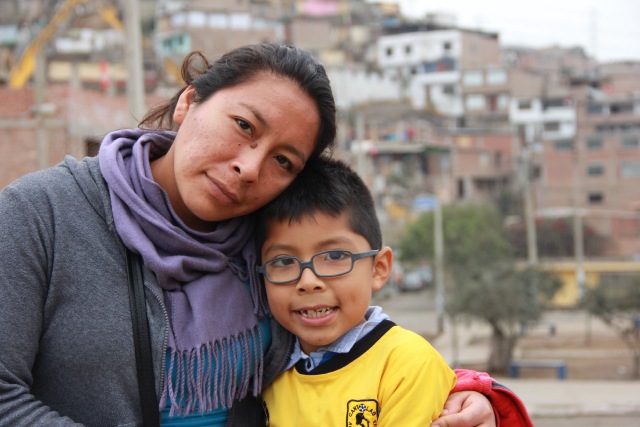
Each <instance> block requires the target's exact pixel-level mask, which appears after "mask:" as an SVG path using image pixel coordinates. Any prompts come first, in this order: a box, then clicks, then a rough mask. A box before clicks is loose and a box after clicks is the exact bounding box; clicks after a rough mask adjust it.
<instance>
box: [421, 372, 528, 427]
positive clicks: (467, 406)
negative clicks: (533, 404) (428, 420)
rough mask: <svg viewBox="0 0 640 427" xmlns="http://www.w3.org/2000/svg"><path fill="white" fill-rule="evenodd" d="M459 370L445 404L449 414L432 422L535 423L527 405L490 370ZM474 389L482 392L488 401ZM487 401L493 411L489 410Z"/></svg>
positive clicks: (519, 426)
mask: <svg viewBox="0 0 640 427" xmlns="http://www.w3.org/2000/svg"><path fill="white" fill-rule="evenodd" d="M455 372H456V375H457V376H458V383H457V385H456V387H455V388H454V389H453V390H452V393H451V395H450V396H449V399H448V400H447V404H445V409H446V414H445V413H444V412H443V414H442V416H441V417H440V418H438V419H437V420H436V421H434V423H433V424H432V426H439V427H485V426H487V427H489V426H493V425H496V426H497V427H500V426H503V427H506V426H509V427H511V426H514V427H533V422H532V421H531V419H530V418H529V414H528V413H527V409H526V408H525V406H524V404H523V403H522V401H521V400H520V399H519V398H518V396H516V394H515V393H513V392H512V391H511V390H509V389H508V388H506V387H505V386H503V385H502V384H500V383H498V382H497V381H495V380H494V379H493V378H491V377H490V376H489V375H488V374H487V373H485V372H476V371H470V370H466V369H456V370H455ZM474 392H477V393H482V395H483V396H486V399H488V402H486V399H485V398H479V396H478V395H477V394H476V393H474ZM471 393H473V394H471ZM487 404H489V405H490V407H489V409H493V413H491V412H489V411H487Z"/></svg>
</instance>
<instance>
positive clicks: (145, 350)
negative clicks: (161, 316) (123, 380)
mask: <svg viewBox="0 0 640 427" xmlns="http://www.w3.org/2000/svg"><path fill="white" fill-rule="evenodd" d="M127 276H128V278H129V306H130V309H131V322H132V324H133V343H134V348H135V352H136V371H137V372H138V389H139V392H140V405H141V406H142V424H143V426H144V427H157V426H159V425H160V410H159V408H158V396H157V395H156V386H155V381H154V377H153V360H152V357H151V340H150V337H149V322H148V320H147V306H146V302H145V298H144V279H143V276H142V262H141V261H140V257H139V256H138V255H135V254H134V253H132V252H131V251H130V250H128V249H127Z"/></svg>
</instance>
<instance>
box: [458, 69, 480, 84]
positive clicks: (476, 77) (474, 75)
mask: <svg viewBox="0 0 640 427" xmlns="http://www.w3.org/2000/svg"><path fill="white" fill-rule="evenodd" d="M462 83H464V85H465V86H480V85H482V72H481V71H465V72H464V74H463V75H462Z"/></svg>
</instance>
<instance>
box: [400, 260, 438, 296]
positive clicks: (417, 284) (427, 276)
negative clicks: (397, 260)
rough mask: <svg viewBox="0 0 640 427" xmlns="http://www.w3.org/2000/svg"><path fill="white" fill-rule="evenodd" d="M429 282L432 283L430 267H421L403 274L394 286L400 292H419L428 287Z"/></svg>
mask: <svg viewBox="0 0 640 427" xmlns="http://www.w3.org/2000/svg"><path fill="white" fill-rule="evenodd" d="M431 282H433V273H432V271H431V267H429V266H426V265H423V266H420V267H417V268H414V269H413V270H410V271H409V272H408V273H405V274H404V276H403V278H402V280H401V281H400V282H398V283H396V286H397V287H398V289H399V290H400V291H402V292H408V291H419V290H420V289H424V288H426V287H427V286H429V285H430V284H431Z"/></svg>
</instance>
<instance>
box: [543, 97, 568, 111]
mask: <svg viewBox="0 0 640 427" xmlns="http://www.w3.org/2000/svg"><path fill="white" fill-rule="evenodd" d="M569 105H571V100H570V99H564V98H555V99H545V100H544V101H542V109H543V110H548V109H549V108H559V107H566V106H569Z"/></svg>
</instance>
